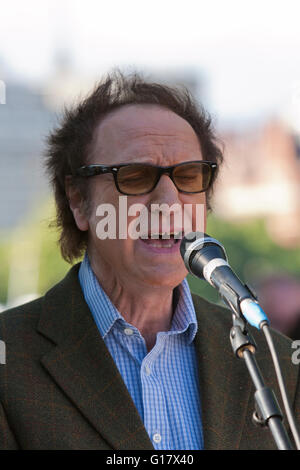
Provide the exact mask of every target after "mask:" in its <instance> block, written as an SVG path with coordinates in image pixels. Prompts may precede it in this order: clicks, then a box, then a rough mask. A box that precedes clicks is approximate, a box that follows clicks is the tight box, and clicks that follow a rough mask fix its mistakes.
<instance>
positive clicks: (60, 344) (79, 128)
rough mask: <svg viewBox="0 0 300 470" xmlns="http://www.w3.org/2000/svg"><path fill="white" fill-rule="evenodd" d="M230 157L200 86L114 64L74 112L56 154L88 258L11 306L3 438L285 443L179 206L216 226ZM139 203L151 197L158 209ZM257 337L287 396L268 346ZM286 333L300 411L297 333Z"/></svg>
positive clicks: (65, 225) (73, 250) (60, 211)
mask: <svg viewBox="0 0 300 470" xmlns="http://www.w3.org/2000/svg"><path fill="white" fill-rule="evenodd" d="M221 161H222V154H221V151H220V149H219V148H218V146H217V144H216V139H215V136H214V133H213V130H212V128H211V123H210V120H209V119H208V117H207V116H206V115H205V113H204V111H203V110H202V109H201V108H198V107H197V106H196V105H195V103H194V101H193V100H192V99H191V97H190V96H189V95H188V94H187V93H185V92H182V91H179V90H176V89H172V88H169V87H167V86H164V85H160V84H154V83H147V82H145V81H144V80H143V79H142V78H139V77H138V76H133V77H125V76H122V75H121V74H115V75H113V76H110V77H108V78H107V79H105V80H104V81H103V82H102V83H100V84H99V85H98V87H97V88H96V89H95V91H94V92H93V93H92V94H91V95H90V96H89V97H88V98H87V99H86V100H85V101H83V102H82V103H80V104H79V105H78V106H77V107H76V108H74V109H73V110H72V111H69V112H67V113H66V115H65V117H64V120H63V122H62V123H61V125H60V127H59V128H58V129H57V130H55V131H54V132H53V133H52V135H51V136H50V138H49V147H48V157H47V167H48V171H49V174H50V177H51V181H52V183H53V187H54V193H55V199H56V206H57V223H58V226H59V228H60V229H61V235H60V247H61V252H62V255H63V256H64V258H65V259H67V260H69V261H73V260H74V259H76V258H78V257H80V256H81V255H83V254H85V256H84V259H83V261H82V263H81V264H77V265H75V266H73V268H72V269H71V270H70V272H69V273H68V274H67V276H66V278H65V279H64V280H63V281H61V282H60V283H59V284H57V285H56V286H54V287H53V288H52V289H51V290H50V291H49V292H47V293H46V295H45V296H44V297H42V298H40V299H38V300H36V301H34V302H31V303H29V304H26V305H24V306H21V307H19V308H15V309H12V310H11V311H8V312H6V313H4V314H1V318H0V320H1V335H0V337H1V339H2V340H4V341H5V343H6V348H7V352H6V356H7V360H6V365H3V366H1V385H0V399H1V418H0V436H1V440H0V442H1V444H0V447H1V448H3V449H16V448H21V449H102V450H108V449H119V450H126V449H130V450H139V449H170V450H175V449H181V450H190V449H268V448H274V447H275V446H274V443H273V440H272V437H271V435H270V433H269V431H268V430H263V429H261V428H257V427H254V425H253V424H252V421H251V417H252V412H253V409H254V403H253V388H252V383H251V380H250V378H249V375H248V372H247V370H246V367H245V364H244V363H243V361H241V360H238V359H237V358H235V357H234V356H233V352H232V350H231V346H230V341H229V331H230V327H231V323H232V322H231V314H230V312H228V310H226V309H223V308H220V307H218V306H216V305H213V304H211V303H209V302H207V301H205V300H204V299H202V298H200V297H198V296H196V295H192V294H191V293H190V291H189V288H188V285H187V281H186V280H185V277H186V275H187V271H186V269H185V267H184V264H183V261H182V258H181V256H180V252H179V245H180V240H178V238H176V237H179V236H180V235H179V233H180V232H185V227H184V226H183V222H182V220H183V217H181V219H180V218H178V217H177V218H176V214H175V212H178V213H179V212H180V210H181V209H182V208H184V207H186V206H189V207H190V208H192V209H197V207H200V208H203V211H202V214H203V215H204V218H201V217H200V219H199V218H198V219H197V217H196V215H195V214H197V210H192V211H190V212H189V214H190V219H189V224H190V225H189V227H190V229H192V230H202V231H205V215H206V210H207V208H208V209H210V197H211V192H212V188H213V184H214V181H215V178H216V175H217V171H216V166H217V164H220V163H221ZM121 197H123V198H124V197H126V203H127V204H128V208H129V209H128V214H127V215H128V217H127V219H126V224H125V229H126V230H125V235H124V224H123V226H121V225H122V223H121V221H122V220H123V219H122V217H123V216H124V214H123V213H122V207H123V206H122V204H123V201H124V200H123V199H121ZM134 204H139V207H140V208H145V209H146V212H145V213H146V217H144V219H143V223H141V221H140V219H138V215H137V213H136V212H133V211H131V212H130V207H131V208H132V206H133V205H134ZM157 206H161V207H163V210H162V211H161V212H160V213H159V218H158V223H157V224H156V227H155V228H154V227H153V226H152V225H153V224H152V222H153V219H152V215H153V212H154V213H155V210H156V211H157ZM110 207H113V208H114V209H115V211H116V212H115V215H116V220H115V224H114V223H112V226H110V227H109V230H108V231H107V234H108V236H106V235H107V234H105V233H104V232H105V230H104V225H101V221H103V216H105V210H107V212H109V208H110ZM153 207H154V208H155V209H154V211H152V209H153ZM170 207H172V208H174V212H173V213H172V214H171V215H170V213H169V215H170V217H169V219H168V220H167V217H166V215H167V212H168V211H167V209H168V208H170ZM103 208H104V209H105V210H103ZM181 214H182V212H181ZM101 217H102V219H101ZM109 221H111V220H110V219H109V218H108V219H107V225H109V223H108V222H109ZM146 222H147V223H146ZM168 222H169V223H168ZM139 223H140V225H142V228H140V231H138V225H139ZM120 230H121V232H122V235H120ZM115 233H117V234H118V235H117V236H116V237H115V236H114V235H115ZM137 233H138V234H139V236H133V235H134V234H135V235H136V234H137ZM253 335H254V337H255V339H256V342H257V345H258V354H257V359H258V360H259V361H260V366H261V369H262V372H263V374H264V376H265V379H266V381H267V383H268V384H269V385H270V386H272V387H273V388H275V390H276V392H277V396H279V393H278V389H277V386H276V383H275V378H274V373H273V370H272V367H271V359H270V356H269V354H268V351H267V348H266V345H265V343H264V341H263V340H262V338H261V335H260V333H257V332H256V331H254V332H253ZM275 342H276V347H277V350H278V352H279V354H280V356H281V361H282V366H283V370H284V375H285V380H286V384H287V386H288V390H289V394H290V399H291V401H292V402H293V403H294V405H295V409H296V412H297V413H299V393H297V392H296V389H297V383H298V368H297V367H296V366H294V365H293V364H292V363H291V347H290V342H289V340H288V339H287V338H285V337H281V336H279V335H277V336H276V338H275Z"/></svg>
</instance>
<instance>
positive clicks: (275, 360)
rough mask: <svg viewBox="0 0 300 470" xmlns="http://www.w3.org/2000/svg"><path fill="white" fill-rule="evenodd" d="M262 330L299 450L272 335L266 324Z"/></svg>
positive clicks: (299, 447)
mask: <svg viewBox="0 0 300 470" xmlns="http://www.w3.org/2000/svg"><path fill="white" fill-rule="evenodd" d="M262 330H263V332H264V335H265V337H266V340H267V343H268V346H269V349H270V353H271V356H272V360H273V364H274V368H275V372H276V376H277V381H278V385H279V389H280V393H281V398H282V401H283V406H284V409H285V413H286V416H287V420H288V423H289V426H290V429H291V432H292V435H293V438H294V441H295V444H296V448H297V450H300V437H299V433H298V429H297V425H296V421H295V418H294V415H293V411H292V408H291V405H290V402H289V399H288V396H287V393H286V388H285V384H284V380H283V376H282V372H281V369H280V364H279V361H278V356H277V352H276V349H275V346H274V342H273V338H272V335H271V332H270V328H269V326H268V324H267V323H264V324H263V325H262Z"/></svg>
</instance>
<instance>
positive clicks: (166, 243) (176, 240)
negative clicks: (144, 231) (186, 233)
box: [140, 232, 183, 249]
mask: <svg viewBox="0 0 300 470" xmlns="http://www.w3.org/2000/svg"><path fill="white" fill-rule="evenodd" d="M182 237H183V234H182V232H175V233H157V234H152V235H151V236H150V235H149V237H148V238H144V237H141V238H140V240H141V241H142V242H143V243H145V244H146V245H148V246H149V247H151V248H158V249H162V248H165V249H168V248H169V249H171V248H174V247H175V246H176V245H179V244H180V241H181V240H182Z"/></svg>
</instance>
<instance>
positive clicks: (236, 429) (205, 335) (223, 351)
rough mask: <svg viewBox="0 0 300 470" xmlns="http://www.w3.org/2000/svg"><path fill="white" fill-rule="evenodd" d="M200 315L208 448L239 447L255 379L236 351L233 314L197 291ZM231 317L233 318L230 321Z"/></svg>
mask: <svg viewBox="0 0 300 470" xmlns="http://www.w3.org/2000/svg"><path fill="white" fill-rule="evenodd" d="M193 300H194V305H195V310H196V314H197V317H198V334H197V336H196V350H197V355H198V364H199V379H200V396H201V405H202V425H203V433H204V448H205V449H207V450H211V449H215V450H219V449H233V448H238V446H239V441H240V438H241V434H242V430H243V426H244V421H245V411H246V409H245V408H246V407H245V403H246V404H247V403H248V400H249V396H250V390H251V382H250V379H248V376H247V374H245V371H244V367H245V365H244V364H243V363H242V361H240V360H238V359H236V358H235V357H234V355H233V352H232V349H231V344H230V339H229V332H230V321H231V315H230V313H229V312H228V318H227V315H226V317H225V318H226V320H227V321H226V322H224V313H223V312H224V309H222V312H220V308H218V307H217V306H216V305H213V304H211V303H209V302H206V301H205V300H204V299H202V298H200V297H198V296H195V295H193ZM228 320H229V321H228Z"/></svg>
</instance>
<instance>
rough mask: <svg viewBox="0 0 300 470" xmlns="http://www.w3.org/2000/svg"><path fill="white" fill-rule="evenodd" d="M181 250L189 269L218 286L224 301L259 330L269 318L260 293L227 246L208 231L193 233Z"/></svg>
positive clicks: (186, 237)
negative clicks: (235, 265) (242, 275)
mask: <svg viewBox="0 0 300 470" xmlns="http://www.w3.org/2000/svg"><path fill="white" fill-rule="evenodd" d="M180 253H181V256H182V258H183V261H184V264H185V267H186V268H187V270H188V271H189V272H190V273H191V274H193V275H194V276H196V277H198V278H199V279H202V280H206V281H207V282H209V284H211V285H212V286H213V287H215V288H216V289H217V291H218V292H219V295H220V296H221V298H222V299H223V301H224V302H225V303H226V304H227V305H228V306H229V307H230V308H231V309H232V310H233V311H234V312H235V314H236V315H237V316H238V317H240V316H241V315H242V316H243V317H244V318H245V319H246V320H247V321H248V323H250V325H252V326H255V327H256V328H257V329H261V327H262V326H263V324H264V323H265V322H266V323H267V324H269V320H268V318H267V316H266V314H265V312H264V311H263V310H262V308H261V307H260V305H259V303H258V301H257V297H256V295H255V294H254V293H253V292H252V290H251V289H250V287H249V286H247V284H243V282H242V281H241V280H240V279H239V278H238V277H237V275H236V274H235V273H234V272H233V270H232V268H231V267H230V266H229V264H228V260H227V255H226V252H225V249H224V247H223V245H222V244H221V243H220V242H219V241H218V240H215V239H214V238H212V237H210V236H209V235H207V234H206V233H202V232H191V233H189V234H187V235H186V236H185V237H184V238H183V239H182V241H181V244H180Z"/></svg>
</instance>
